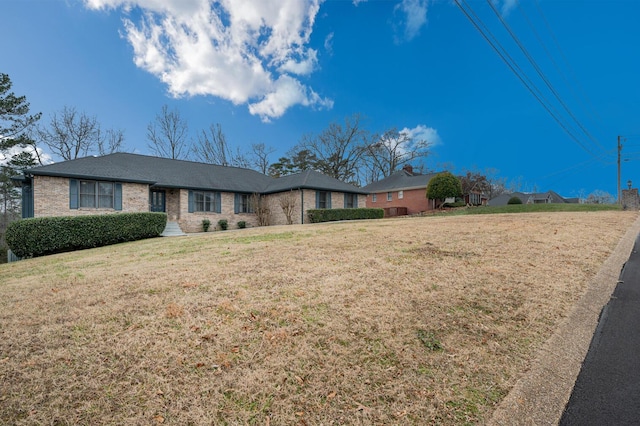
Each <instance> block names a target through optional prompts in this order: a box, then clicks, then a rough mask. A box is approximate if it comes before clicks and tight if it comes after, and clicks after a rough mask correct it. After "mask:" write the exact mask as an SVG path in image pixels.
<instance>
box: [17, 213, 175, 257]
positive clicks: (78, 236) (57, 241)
mask: <svg viewBox="0 0 640 426" xmlns="http://www.w3.org/2000/svg"><path fill="white" fill-rule="evenodd" d="M166 223H167V215H166V214H164V213H118V214H105V215H92V216H64V217H41V218H32V219H23V220H19V221H17V222H12V223H10V224H9V226H8V227H7V233H6V241H7V245H8V246H9V248H10V249H11V251H13V253H14V254H15V255H16V256H18V257H35V256H44V255H47V254H54V253H61V252H65V251H73V250H81V249H87V248H93V247H101V246H106V245H110V244H117V243H122V242H125V241H135V240H141V239H144V238H152V237H158V236H160V234H161V233H162V231H163V230H164V228H165V225H166Z"/></svg>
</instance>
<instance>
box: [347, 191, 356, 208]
mask: <svg viewBox="0 0 640 426" xmlns="http://www.w3.org/2000/svg"><path fill="white" fill-rule="evenodd" d="M349 201H351V202H350V203H349ZM349 204H351V205H349ZM344 208H345V209H357V208H358V194H354V193H352V192H345V193H344Z"/></svg>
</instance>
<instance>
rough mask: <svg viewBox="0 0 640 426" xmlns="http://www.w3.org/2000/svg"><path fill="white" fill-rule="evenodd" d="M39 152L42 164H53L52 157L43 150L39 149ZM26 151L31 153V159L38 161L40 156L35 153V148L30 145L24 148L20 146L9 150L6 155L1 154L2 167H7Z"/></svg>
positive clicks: (0, 163)
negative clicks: (16, 156)
mask: <svg viewBox="0 0 640 426" xmlns="http://www.w3.org/2000/svg"><path fill="white" fill-rule="evenodd" d="M37 150H38V151H37V152H38V155H39V156H40V160H41V161H42V164H51V163H53V159H52V158H51V155H49V154H47V153H46V152H44V151H43V150H42V149H40V148H37ZM23 151H26V152H29V153H31V157H32V158H33V159H34V160H36V161H37V160H38V155H36V153H35V149H34V148H33V146H31V145H28V146H26V147H24V148H22V147H20V146H13V147H11V148H9V149H8V150H6V151H5V152H4V153H3V152H0V165H5V164H7V163H8V162H9V161H11V159H12V158H13V157H14V156H15V155H17V154H20V153H21V152H23Z"/></svg>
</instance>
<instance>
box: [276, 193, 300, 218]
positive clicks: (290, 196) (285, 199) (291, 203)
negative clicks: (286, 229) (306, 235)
mask: <svg viewBox="0 0 640 426" xmlns="http://www.w3.org/2000/svg"><path fill="white" fill-rule="evenodd" d="M278 201H279V202H280V208H282V212H283V213H284V216H285V217H286V218H287V225H292V224H293V212H294V210H295V208H296V196H295V194H294V193H293V191H289V192H288V193H286V194H282V195H280V199H279V200H278Z"/></svg>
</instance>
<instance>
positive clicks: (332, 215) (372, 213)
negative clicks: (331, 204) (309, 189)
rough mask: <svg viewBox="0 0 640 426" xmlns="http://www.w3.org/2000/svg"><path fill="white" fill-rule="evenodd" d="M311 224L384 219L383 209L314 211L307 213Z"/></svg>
mask: <svg viewBox="0 0 640 426" xmlns="http://www.w3.org/2000/svg"><path fill="white" fill-rule="evenodd" d="M307 216H308V217H309V222H311V223H319V222H331V221H335V220H356V219H382V218H383V217H384V210H383V209H366V208H357V209H312V210H308V211H307Z"/></svg>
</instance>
